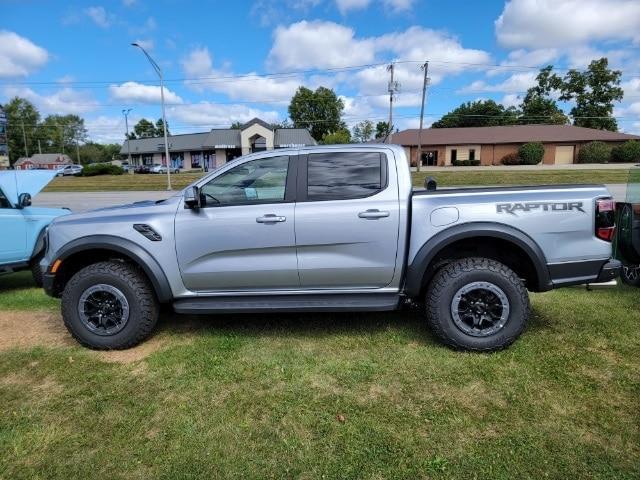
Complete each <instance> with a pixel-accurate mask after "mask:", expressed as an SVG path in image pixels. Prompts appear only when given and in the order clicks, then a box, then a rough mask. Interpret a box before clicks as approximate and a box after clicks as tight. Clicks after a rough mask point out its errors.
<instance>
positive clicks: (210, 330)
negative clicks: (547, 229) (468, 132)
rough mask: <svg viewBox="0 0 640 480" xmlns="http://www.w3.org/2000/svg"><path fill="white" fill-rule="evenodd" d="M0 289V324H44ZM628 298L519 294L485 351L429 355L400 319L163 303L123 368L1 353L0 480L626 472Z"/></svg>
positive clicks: (24, 298)
mask: <svg viewBox="0 0 640 480" xmlns="http://www.w3.org/2000/svg"><path fill="white" fill-rule="evenodd" d="M0 282H1V283H0V322H1V321H2V320H1V318H2V316H3V315H5V316H7V317H8V316H9V315H14V314H15V311H14V310H15V309H20V310H22V311H23V313H22V315H24V316H25V318H27V319H28V318H29V316H30V315H36V314H38V315H41V312H42V311H43V310H44V311H45V312H46V315H48V316H49V320H46V321H48V322H51V323H54V324H58V325H59V324H60V323H61V322H60V320H59V318H58V313H57V301H55V300H49V299H46V298H45V297H44V295H43V294H42V293H41V291H39V290H36V289H33V288H29V285H28V281H27V277H26V276H24V275H13V276H7V277H0ZM638 298H639V297H638V290H632V289H629V288H625V287H618V288H614V289H607V290H595V291H591V292H588V291H586V290H585V289H584V288H572V289H565V290H560V291H555V292H550V293H546V294H537V295H533V296H532V303H533V318H532V320H531V323H530V326H529V328H528V330H527V331H526V332H525V334H524V335H523V336H522V337H521V338H520V340H518V342H516V344H514V345H513V346H512V347H511V348H509V349H508V350H506V351H503V352H499V353H495V354H468V353H460V352H454V351H451V350H449V349H447V348H444V347H442V346H440V345H439V344H438V343H436V342H435V341H434V339H433V338H432V336H431V335H430V334H429V332H428V331H427V329H426V328H425V326H424V324H423V321H422V319H421V317H420V315H419V314H417V313H411V312H405V313H388V314H344V315H338V314H331V315H329V314H327V315H310V314H300V315H294V314H291V315H228V316H227V315H225V316H218V317H204V318H194V317H178V316H175V315H172V314H170V313H168V312H166V313H165V314H164V315H163V317H162V318H161V322H160V325H159V329H158V333H157V334H156V335H155V336H154V337H153V338H152V339H151V340H149V341H148V342H147V343H146V344H144V345H143V346H142V347H139V348H138V350H141V349H142V350H144V349H145V348H147V349H148V351H147V356H140V357H139V358H136V357H133V358H132V359H131V361H129V362H116V363H114V362H113V361H105V360H106V358H107V357H105V356H104V354H103V353H98V352H92V351H89V350H85V349H82V348H80V347H77V346H75V345H74V344H73V343H67V344H63V345H58V346H56V345H47V344H38V343H37V342H36V341H35V340H34V342H33V345H31V346H28V347H21V348H8V349H7V348H5V349H4V350H0V405H2V408H0V478H7V479H15V478H35V477H37V478H64V479H67V478H127V479H130V478H145V479H146V478H160V477H161V478H242V479H247V478H256V479H262V478H278V479H279V478H309V479H315V478H328V479H334V478H336V479H348V478H353V479H362V478H375V479H379V478H406V479H420V478H490V479H514V478H542V477H546V476H548V477H550V478H559V479H565V478H611V479H621V478H629V479H631V478H639V477H640V413H639V407H638V399H639V398H640V355H639V353H640V336H639V334H638V331H639V327H640V310H639V309H638ZM39 318H40V317H39ZM29 324H30V325H31V326H32V327H33V321H31V322H30V323H29ZM37 327H38V325H37V324H35V327H34V328H37ZM43 328H44V326H43ZM58 328H60V329H61V328H62V327H58ZM34 331H35V332H37V330H33V328H32V329H26V328H25V335H27V334H28V333H26V332H32V333H31V334H33V332H34ZM0 335H1V334H0ZM151 346H153V348H150V347H151Z"/></svg>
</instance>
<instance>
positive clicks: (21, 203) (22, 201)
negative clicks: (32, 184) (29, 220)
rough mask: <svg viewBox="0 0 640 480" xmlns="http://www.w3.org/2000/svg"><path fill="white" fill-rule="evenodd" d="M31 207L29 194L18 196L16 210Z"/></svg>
mask: <svg viewBox="0 0 640 480" xmlns="http://www.w3.org/2000/svg"><path fill="white" fill-rule="evenodd" d="M30 206H31V194H29V193H21V194H20V195H19V196H18V208H25V207H30Z"/></svg>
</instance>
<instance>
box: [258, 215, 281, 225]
mask: <svg viewBox="0 0 640 480" xmlns="http://www.w3.org/2000/svg"><path fill="white" fill-rule="evenodd" d="M286 221H287V217H281V216H279V215H275V214H273V213H267V214H266V215H263V216H262V217H258V218H256V222H258V223H277V222H286Z"/></svg>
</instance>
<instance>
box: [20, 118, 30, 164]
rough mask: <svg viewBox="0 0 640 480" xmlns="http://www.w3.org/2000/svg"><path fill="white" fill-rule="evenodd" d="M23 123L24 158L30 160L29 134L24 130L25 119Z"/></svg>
mask: <svg viewBox="0 0 640 480" xmlns="http://www.w3.org/2000/svg"><path fill="white" fill-rule="evenodd" d="M21 122H22V140H23V141H24V156H25V157H26V158H29V149H28V148H27V134H26V133H25V130H24V119H22V120H21Z"/></svg>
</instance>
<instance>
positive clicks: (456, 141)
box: [391, 125, 640, 146]
mask: <svg viewBox="0 0 640 480" xmlns="http://www.w3.org/2000/svg"><path fill="white" fill-rule="evenodd" d="M391 140H392V141H393V143H396V144H399V145H404V146H411V145H417V144H418V129H417V128H413V129H409V130H403V131H401V132H398V133H394V134H393V137H392V139H391ZM594 140H600V141H605V142H606V141H610V142H611V141H617V142H620V141H626V140H640V136H637V135H629V134H626V133H618V132H609V131H607V130H596V129H594V128H584V127H574V126H573V125H511V126H505V127H465V128H427V129H425V130H423V131H422V144H423V145H465V144H466V145H482V144H499V143H526V142H547V143H564V142H591V141H594Z"/></svg>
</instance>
